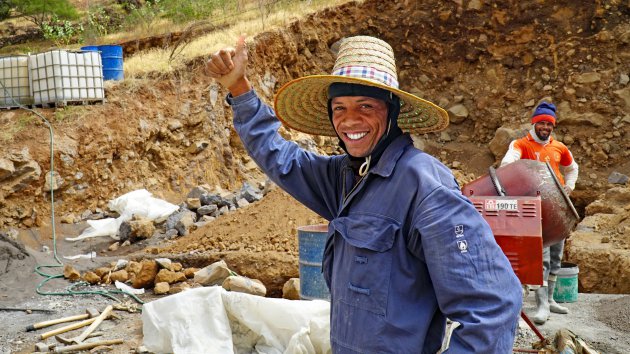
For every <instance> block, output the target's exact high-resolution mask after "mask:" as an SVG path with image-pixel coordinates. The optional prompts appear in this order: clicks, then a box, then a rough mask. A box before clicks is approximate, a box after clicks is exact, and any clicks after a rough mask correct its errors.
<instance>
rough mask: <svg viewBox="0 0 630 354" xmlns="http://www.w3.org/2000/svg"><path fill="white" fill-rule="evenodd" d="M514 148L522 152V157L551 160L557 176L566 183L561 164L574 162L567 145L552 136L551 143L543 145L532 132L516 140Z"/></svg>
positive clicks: (550, 162)
mask: <svg viewBox="0 0 630 354" xmlns="http://www.w3.org/2000/svg"><path fill="white" fill-rule="evenodd" d="M514 149H516V150H518V151H520V152H521V159H529V160H537V161H541V162H549V164H550V165H551V167H552V168H553V171H554V172H555V173H556V177H558V180H560V183H562V185H564V177H563V176H562V174H561V173H560V165H562V166H569V165H570V164H571V163H572V162H573V156H571V153H570V152H569V148H567V146H566V145H564V144H563V143H561V142H559V141H557V140H555V139H554V138H553V137H551V136H550V137H549V144H547V145H541V144H539V143H538V142H536V140H534V138H532V136H531V134H530V133H527V136H525V137H522V138H520V139H518V140H516V141H515V142H514Z"/></svg>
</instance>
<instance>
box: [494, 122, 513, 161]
mask: <svg viewBox="0 0 630 354" xmlns="http://www.w3.org/2000/svg"><path fill="white" fill-rule="evenodd" d="M518 137H519V132H518V131H516V130H514V129H510V128H504V127H501V128H499V129H497V131H496V132H495V133H494V138H492V140H490V144H489V146H488V147H489V148H490V152H492V154H493V155H494V157H495V159H498V158H502V157H503V156H504V155H505V153H506V152H507V150H508V147H509V146H510V142H512V140H514V139H517V138H518Z"/></svg>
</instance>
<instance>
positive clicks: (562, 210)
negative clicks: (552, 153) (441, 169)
mask: <svg viewBox="0 0 630 354" xmlns="http://www.w3.org/2000/svg"><path fill="white" fill-rule="evenodd" d="M462 193H463V194H464V195H465V196H467V197H470V196H473V195H474V196H501V195H505V196H523V197H535V196H538V195H540V197H541V211H542V236H543V246H545V247H546V246H549V245H552V244H554V243H558V242H560V241H562V240H564V239H565V238H567V237H569V235H570V234H571V231H573V229H574V228H575V226H576V225H577V222H578V220H579V215H578V213H577V211H576V210H575V207H573V203H571V199H569V196H568V195H567V194H566V193H565V191H564V188H562V185H561V184H560V181H559V180H558V178H557V177H556V175H555V174H554V172H553V170H552V168H551V166H550V165H549V164H548V163H542V162H539V161H535V160H525V159H523V160H518V161H516V162H513V163H511V164H508V165H505V166H503V167H499V168H497V169H496V170H495V169H494V168H492V167H491V168H490V171H489V173H488V174H486V175H483V176H481V177H479V178H478V179H476V180H474V181H472V182H470V183H467V184H466V185H464V187H462Z"/></svg>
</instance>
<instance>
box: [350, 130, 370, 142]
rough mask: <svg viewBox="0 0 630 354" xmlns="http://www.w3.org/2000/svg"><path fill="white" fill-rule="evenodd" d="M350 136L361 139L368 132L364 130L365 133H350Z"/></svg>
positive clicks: (353, 138)
mask: <svg viewBox="0 0 630 354" xmlns="http://www.w3.org/2000/svg"><path fill="white" fill-rule="evenodd" d="M347 135H348V138H350V139H352V140H357V139H361V138H362V137H364V136H366V135H367V133H366V132H363V133H348V134H347Z"/></svg>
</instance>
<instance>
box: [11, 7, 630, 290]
mask: <svg viewBox="0 0 630 354" xmlns="http://www.w3.org/2000/svg"><path fill="white" fill-rule="evenodd" d="M401 14H405V16H401ZM356 34H367V35H374V36H378V37H380V38H382V39H384V40H386V41H388V42H390V43H391V44H392V46H393V47H394V50H395V52H396V56H397V60H398V63H399V76H400V77H399V78H400V81H401V85H402V88H403V89H405V90H408V91H410V92H412V93H415V94H417V95H419V96H421V97H423V98H426V99H429V100H431V101H433V102H436V103H438V104H439V105H440V106H442V107H444V108H445V109H447V110H448V111H449V113H450V116H451V125H450V126H449V128H448V129H446V130H445V131H444V132H441V133H435V134H427V135H422V136H415V137H414V139H415V142H416V145H417V146H418V147H420V148H422V149H424V150H425V151H427V152H428V153H430V154H433V155H434V156H436V157H438V158H439V159H440V160H442V161H443V162H444V163H446V164H447V165H448V166H449V167H451V169H452V170H453V172H454V174H455V176H456V177H457V179H458V181H459V182H460V183H465V182H468V181H471V180H473V179H475V178H477V177H479V176H481V175H482V174H485V173H486V171H487V169H488V167H489V166H492V165H494V166H496V165H497V163H498V161H500V159H501V158H502V156H503V154H504V153H505V150H506V149H507V145H508V143H509V141H510V140H511V139H513V138H514V137H516V136H519V135H520V134H523V132H524V131H525V130H526V129H528V128H529V117H530V115H531V110H532V108H533V107H534V106H535V104H536V103H537V102H538V101H539V100H541V99H542V98H547V99H551V100H552V101H553V102H555V103H556V104H557V105H558V107H559V112H558V117H559V126H558V128H557V129H556V131H555V133H556V138H558V139H559V140H561V141H563V142H565V144H567V145H568V146H569V148H570V149H571V151H572V153H573V155H574V157H575V158H576V160H577V162H578V163H579V165H580V178H579V179H578V183H577V188H576V190H575V191H574V193H573V194H572V199H573V200H574V204H575V206H576V208H577V209H578V211H579V212H580V213H581V214H582V215H583V216H584V217H585V218H584V221H583V222H582V223H581V224H580V225H578V228H577V230H576V232H575V233H574V234H573V235H572V236H571V238H570V239H569V242H568V243H567V244H568V245H567V254H566V260H568V261H570V262H573V263H576V264H578V265H579V267H580V275H579V288H580V291H581V292H594V293H615V294H627V293H628V292H629V288H628V284H629V283H630V282H629V281H628V278H629V277H630V275H629V272H630V271H629V270H628V269H630V267H628V265H629V264H628V263H629V262H630V254H629V253H628V252H630V251H629V247H630V241H629V240H630V230H629V227H630V226H629V224H628V220H630V219H628V215H629V214H628V213H630V210H629V209H628V205H630V192H628V187H627V178H626V179H625V182H624V179H623V178H621V179H619V178H618V179H612V178H611V179H610V182H614V183H609V177H610V176H611V174H613V172H617V173H619V174H621V175H622V177H623V176H628V175H630V139H629V138H628V136H629V134H630V85H629V84H628V81H629V79H628V75H629V74H630V8H629V6H628V4H627V3H625V2H621V1H616V0H610V1H598V2H591V1H586V0H584V1H568V0H567V1H555V2H540V1H534V0H531V1H504V2H500V3H489V2H488V3H486V2H482V1H476V0H470V1H468V0H465V1H462V0H458V1H449V2H444V1H429V2H423V3H422V4H419V3H418V2H416V1H404V0H401V1H387V2H383V1H377V0H366V1H364V2H362V3H355V2H349V3H347V4H345V5H343V6H340V7H338V8H332V9H328V10H325V11H323V12H321V13H318V14H314V15H312V16H311V17H309V18H307V19H305V20H302V21H299V22H295V23H293V24H291V25H290V26H289V27H287V28H283V29H279V30H276V31H272V32H265V33H261V34H259V35H257V36H255V37H254V38H250V39H249V40H250V41H251V45H250V46H249V47H250V57H251V61H252V63H253V64H252V68H251V71H250V75H251V78H252V79H253V80H252V81H253V83H254V86H255V87H256V90H257V91H258V92H259V94H260V95H261V96H262V97H264V99H266V100H267V101H268V102H271V101H272V98H273V93H274V91H275V90H276V89H278V88H279V87H280V86H281V85H282V84H283V83H285V82H287V81H289V80H291V79H293V78H296V77H299V76H303V75H307V74H316V73H324V72H329V71H330V69H331V67H332V64H333V60H334V59H333V58H334V57H333V53H332V51H331V50H330V47H331V46H332V45H333V43H335V42H336V41H337V40H339V39H341V38H343V37H346V36H351V35H356ZM203 62H204V58H198V59H197V60H194V61H191V62H190V63H189V66H188V68H187V69H186V70H183V71H181V72H177V73H175V74H172V75H168V76H164V75H160V74H157V73H156V74H155V75H154V76H152V77H151V78H131V77H128V78H127V79H126V80H125V81H122V82H115V83H112V82H109V83H108V85H107V87H106V97H107V101H106V103H105V104H102V105H90V106H69V107H66V108H64V109H57V110H54V109H40V110H39V111H41V112H42V113H43V114H44V115H45V116H46V117H47V118H48V120H49V121H50V122H51V123H52V127H53V129H54V133H53V137H54V139H53V141H54V155H53V160H54V165H53V166H52V167H54V172H55V173H54V175H53V176H54V181H55V183H54V184H53V188H55V191H54V208H55V220H56V224H54V227H56V228H57V229H58V230H60V231H59V233H58V235H57V237H58V239H57V240H55V241H56V242H57V245H58V246H59V247H62V246H64V247H68V248H66V250H67V252H68V254H79V253H80V252H83V251H89V250H94V251H96V252H97V253H98V255H99V258H97V259H96V260H94V262H95V263H98V264H87V265H84V266H83V267H82V268H81V267H79V269H80V270H82V271H84V270H87V269H88V268H96V267H98V266H100V265H102V264H101V263H107V262H111V261H113V260H115V259H117V258H121V257H125V258H129V259H136V260H138V259H142V258H145V257H149V258H150V257H153V258H156V257H169V258H171V259H173V260H175V261H177V262H180V263H182V264H183V265H184V266H185V267H203V266H206V265H208V264H210V263H212V262H214V261H216V260H219V259H224V260H226V262H227V263H228V265H230V267H233V268H234V270H236V271H237V272H238V273H240V274H243V275H247V276H250V277H253V278H257V279H261V280H262V281H263V283H265V285H266V286H267V287H268V289H269V296H280V294H281V286H282V284H283V283H284V281H286V280H287V279H288V278H291V277H295V276H296V275H297V241H296V231H295V230H296V227H297V226H300V225H306V224H313V223H319V222H321V221H322V220H321V219H320V218H319V217H318V216H317V215H315V214H313V213H312V212H310V211H309V210H307V209H305V208H304V207H302V206H301V205H299V204H298V203H297V202H295V201H294V200H293V199H292V198H290V197H289V196H287V195H286V194H284V193H283V192H281V191H278V190H274V191H272V192H271V193H269V194H268V195H267V196H266V197H265V198H264V199H263V200H262V201H260V202H257V203H254V204H252V205H250V206H248V207H246V208H242V209H239V210H236V211H234V212H231V213H228V214H225V215H222V216H221V217H218V218H217V219H216V220H215V221H213V222H211V223H209V224H207V225H206V226H203V227H200V228H199V229H197V230H195V231H193V232H191V233H190V234H189V235H187V236H183V237H181V238H175V239H173V240H164V239H159V240H158V239H157V238H156V239H155V240H151V239H149V240H147V241H143V242H141V243H137V244H132V245H130V246H125V247H120V248H118V249H117V250H115V251H112V250H110V249H109V248H108V247H109V246H110V245H111V244H112V243H113V242H114V240H111V239H107V240H105V239H103V240H90V241H85V242H82V243H81V244H73V245H66V244H65V243H64V242H65V241H63V237H69V236H76V235H77V234H78V233H80V231H81V228H83V227H85V220H86V218H89V217H90V216H91V215H95V214H98V213H106V212H107V202H108V201H109V200H111V199H113V198H116V197H118V196H120V195H122V194H124V193H127V192H129V191H132V190H135V189H141V188H145V189H147V190H149V191H150V192H151V193H153V195H154V196H156V197H158V198H162V199H164V200H167V201H169V202H171V203H174V204H180V203H182V202H183V201H185V198H186V195H187V193H188V192H189V191H190V190H191V189H192V188H194V187H196V186H199V185H207V186H209V187H210V188H211V189H213V190H214V191H216V192H225V191H235V190H237V189H238V188H240V186H241V185H242V183H243V182H244V181H249V182H251V183H260V182H261V181H264V176H263V175H262V173H261V172H260V171H259V169H258V168H257V166H256V165H255V164H254V163H253V161H251V159H250V158H249V157H248V156H247V154H246V153H245V151H244V149H243V147H242V145H241V143H240V141H239V139H238V137H237V136H236V133H235V132H234V130H233V129H232V128H231V123H230V119H231V112H230V110H229V108H228V107H227V106H226V105H225V104H224V102H223V97H224V96H225V94H226V92H225V91H224V90H222V89H221V88H220V87H218V86H217V85H216V84H215V83H213V82H212V81H211V80H209V79H208V78H207V77H206V76H205V75H204V74H203V68H202V67H203ZM16 122H19V123H20V124H21V125H22V126H25V127H26V129H22V130H20V131H15V129H14V127H15V126H16V125H15V123H16ZM0 131H2V132H3V133H2V134H1V135H0V136H1V137H2V140H0V231H3V232H5V233H7V234H9V235H17V236H15V238H14V239H13V240H15V242H8V241H7V242H4V243H3V246H2V248H1V249H0V250H2V251H3V253H0V256H2V255H6V256H3V258H2V257H0V259H2V260H7V266H6V269H5V271H4V273H2V274H0V280H2V285H3V288H2V291H3V293H4V292H6V295H4V296H3V298H0V301H2V300H6V301H8V300H11V301H14V300H17V299H18V298H19V297H20V296H22V295H20V294H23V293H27V294H28V293H32V291H33V289H34V286H35V285H36V284H33V283H35V282H34V281H33V280H32V279H30V280H28V279H24V278H28V277H24V274H25V270H30V269H32V268H33V267H34V265H35V264H37V262H38V261H41V259H46V258H47V257H48V259H50V257H52V255H51V254H50V253H45V252H40V251H42V247H43V246H47V247H48V250H49V251H50V250H52V249H53V247H54V245H55V244H54V243H53V239H52V235H53V233H52V232H51V229H52V227H53V224H52V222H51V217H50V216H51V193H50V185H49V184H46V183H45V182H46V178H45V176H46V175H47V174H49V173H50V171H51V163H50V141H49V131H48V128H47V126H46V125H45V124H43V123H42V122H41V121H40V120H39V118H36V117H34V116H33V115H31V114H30V113H29V112H26V111H23V110H9V111H2V112H0ZM282 134H284V135H285V136H286V137H289V138H291V139H293V140H296V141H298V143H300V144H301V145H302V146H304V147H306V148H309V149H312V150H317V151H320V152H322V153H328V154H335V153H339V150H338V149H337V147H336V142H335V141H334V140H332V139H328V138H321V137H312V136H307V135H303V134H300V133H298V132H295V131H290V130H285V129H283V130H282ZM60 222H61V223H63V224H59V223H60ZM158 241H160V242H158ZM5 244H6V246H5ZM20 244H22V245H24V246H23V247H26V249H28V250H27V252H30V253H32V252H35V253H37V255H38V257H39V258H38V259H37V260H35V259H34V258H33V256H26V255H25V254H24V251H23V249H22V248H20ZM5 249H6V252H5V251H4V250H5ZM20 254H23V256H20ZM20 257H22V258H20ZM8 260H15V261H14V262H13V263H10V262H9V261H8ZM0 264H3V263H0ZM20 285H22V287H21V286H20ZM11 289H13V290H11Z"/></svg>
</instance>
